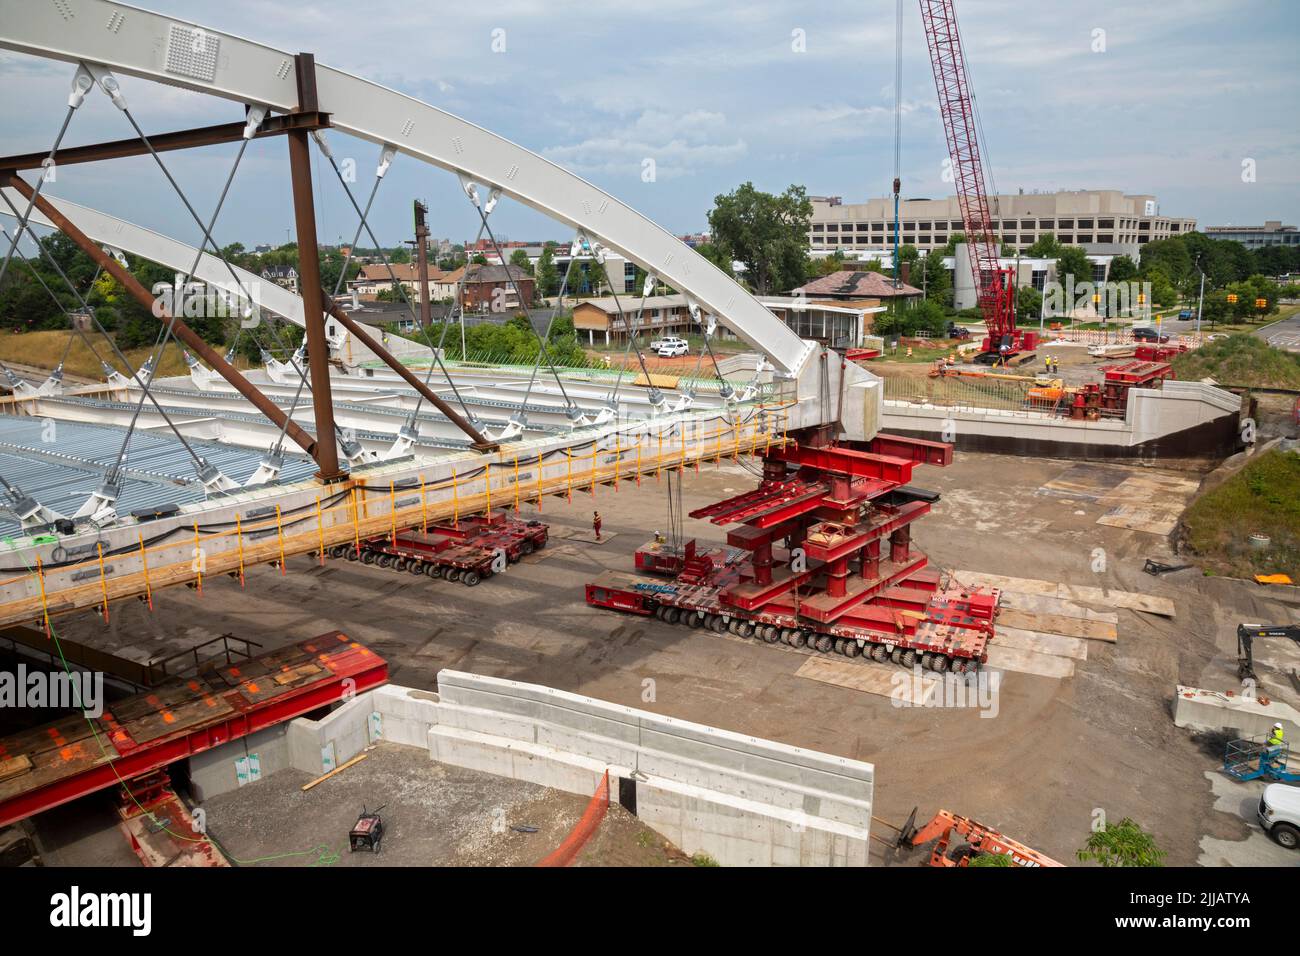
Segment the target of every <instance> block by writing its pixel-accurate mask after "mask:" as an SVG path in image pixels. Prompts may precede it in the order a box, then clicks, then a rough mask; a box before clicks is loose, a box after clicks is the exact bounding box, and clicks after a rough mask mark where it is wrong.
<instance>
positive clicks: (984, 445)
mask: <svg viewBox="0 0 1300 956" xmlns="http://www.w3.org/2000/svg"><path fill="white" fill-rule="evenodd" d="M1240 417H1241V399H1240V398H1239V397H1238V396H1236V395H1234V394H1233V393H1231V392H1225V391H1224V390H1223V389H1220V388H1215V387H1214V386H1211V385H1205V384H1203V383H1201V382H1166V383H1165V385H1164V387H1163V388H1161V389H1147V388H1135V389H1133V390H1132V391H1131V392H1130V394H1129V404H1128V408H1127V411H1126V414H1125V417H1124V418H1123V419H1118V420H1102V421H1095V422H1090V421H1075V420H1072V419H1066V418H1061V417H1059V416H1056V415H1050V414H1048V413H1046V412H1030V411H1021V410H1007V409H988V408H971V407H953V406H947V405H929V404H913V403H910V402H903V401H892V400H891V401H886V402H885V403H884V417H883V421H882V425H881V427H882V429H883V430H884V431H887V432H892V433H896V434H902V435H909V436H913V437H918V438H928V439H932V440H942V441H952V442H953V443H954V444H955V445H956V447H957V448H959V449H961V450H962V451H986V452H1001V453H1010V454H1020V455H1042V456H1047V457H1053V456H1055V457H1065V458H1137V459H1158V458H1224V457H1226V456H1227V455H1230V454H1232V453H1233V452H1235V451H1237V450H1238V448H1239V446H1240V441H1239V438H1238V428H1239V420H1240Z"/></svg>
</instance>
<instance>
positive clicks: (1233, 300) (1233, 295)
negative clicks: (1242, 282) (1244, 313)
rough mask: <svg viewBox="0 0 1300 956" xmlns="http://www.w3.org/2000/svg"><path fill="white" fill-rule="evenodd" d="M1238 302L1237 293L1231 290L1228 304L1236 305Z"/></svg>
mask: <svg viewBox="0 0 1300 956" xmlns="http://www.w3.org/2000/svg"><path fill="white" fill-rule="evenodd" d="M1236 304H1237V293H1235V292H1229V293H1228V305H1236Z"/></svg>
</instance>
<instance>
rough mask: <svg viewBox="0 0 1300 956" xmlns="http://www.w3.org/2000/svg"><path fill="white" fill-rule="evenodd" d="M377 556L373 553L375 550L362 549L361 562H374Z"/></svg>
mask: <svg viewBox="0 0 1300 956" xmlns="http://www.w3.org/2000/svg"><path fill="white" fill-rule="evenodd" d="M378 557H379V555H377V554H375V552H373V551H363V552H361V563H362V564H374V563H375V559H376V558H378Z"/></svg>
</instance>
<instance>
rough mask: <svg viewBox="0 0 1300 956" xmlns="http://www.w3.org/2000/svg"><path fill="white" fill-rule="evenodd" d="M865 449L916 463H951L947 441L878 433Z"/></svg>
mask: <svg viewBox="0 0 1300 956" xmlns="http://www.w3.org/2000/svg"><path fill="white" fill-rule="evenodd" d="M866 450H867V451H868V452H870V453H871V454H873V455H887V456H889V457H890V458H906V459H907V460H908V461H911V462H912V463H913V464H917V465H938V466H939V467H940V468H946V467H947V466H948V465H951V464H952V445H951V443H949V442H942V441H927V440H925V439H924V438H907V437H905V436H903V435H886V434H883V433H882V434H878V435H876V437H875V438H873V439H871V441H869V442H868V443H867V448H866Z"/></svg>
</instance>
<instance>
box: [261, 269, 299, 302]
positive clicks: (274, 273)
mask: <svg viewBox="0 0 1300 956" xmlns="http://www.w3.org/2000/svg"><path fill="white" fill-rule="evenodd" d="M262 278H263V279H266V280H267V281H269V282H274V283H275V284H276V285H278V286H280V287H281V288H284V289H288V290H289V291H290V292H292V293H293V294H294V295H297V294H298V270H297V269H295V268H294V267H293V266H266V267H265V268H264V269H262Z"/></svg>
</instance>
